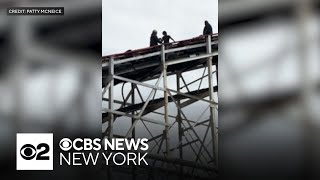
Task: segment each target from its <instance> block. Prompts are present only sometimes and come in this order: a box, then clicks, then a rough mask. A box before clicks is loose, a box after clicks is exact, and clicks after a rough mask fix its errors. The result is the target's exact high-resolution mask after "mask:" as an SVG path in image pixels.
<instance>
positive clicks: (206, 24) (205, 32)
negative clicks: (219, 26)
mask: <svg viewBox="0 0 320 180" xmlns="http://www.w3.org/2000/svg"><path fill="white" fill-rule="evenodd" d="M210 34H212V26H211V25H210V24H209V22H208V21H204V29H203V35H210Z"/></svg>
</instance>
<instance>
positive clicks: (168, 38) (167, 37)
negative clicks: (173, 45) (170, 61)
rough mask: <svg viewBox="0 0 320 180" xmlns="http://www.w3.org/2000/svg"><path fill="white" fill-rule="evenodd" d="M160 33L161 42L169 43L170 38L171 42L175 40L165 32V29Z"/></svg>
mask: <svg viewBox="0 0 320 180" xmlns="http://www.w3.org/2000/svg"><path fill="white" fill-rule="evenodd" d="M162 34H163V37H162V42H163V43H164V44H167V43H169V42H170V39H171V40H172V41H173V42H176V41H175V40H174V39H173V38H172V37H171V36H170V35H168V34H167V32H166V31H163V32H162Z"/></svg>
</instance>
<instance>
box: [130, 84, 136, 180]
mask: <svg viewBox="0 0 320 180" xmlns="http://www.w3.org/2000/svg"><path fill="white" fill-rule="evenodd" d="M131 91H132V92H131V104H135V93H134V91H135V87H134V84H133V83H131ZM134 113H135V112H134V111H133V112H132V116H133V115H134ZM135 121H136V120H135V119H134V118H132V119H131V124H132V125H133V124H134V122H135ZM131 137H132V138H133V139H136V128H133V130H132V134H131ZM136 179H137V176H136V167H135V166H132V180H136Z"/></svg>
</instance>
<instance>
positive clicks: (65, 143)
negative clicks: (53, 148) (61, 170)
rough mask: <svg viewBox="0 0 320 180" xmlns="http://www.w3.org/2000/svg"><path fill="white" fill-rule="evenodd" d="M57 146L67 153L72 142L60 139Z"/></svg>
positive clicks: (67, 139)
mask: <svg viewBox="0 0 320 180" xmlns="http://www.w3.org/2000/svg"><path fill="white" fill-rule="evenodd" d="M59 146H60V148H61V149H62V150H63V151H69V150H70V149H71V148H72V141H71V140H70V139H69V138H63V139H61V141H60V143H59Z"/></svg>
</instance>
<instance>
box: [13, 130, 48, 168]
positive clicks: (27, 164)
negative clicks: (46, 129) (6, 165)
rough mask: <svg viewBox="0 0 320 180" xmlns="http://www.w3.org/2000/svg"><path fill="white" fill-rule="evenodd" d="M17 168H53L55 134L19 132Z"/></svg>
mask: <svg viewBox="0 0 320 180" xmlns="http://www.w3.org/2000/svg"><path fill="white" fill-rule="evenodd" d="M16 148H17V149H16V151H17V152H16V158H17V170H53V134H51V133H18V134H17V146H16Z"/></svg>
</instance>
